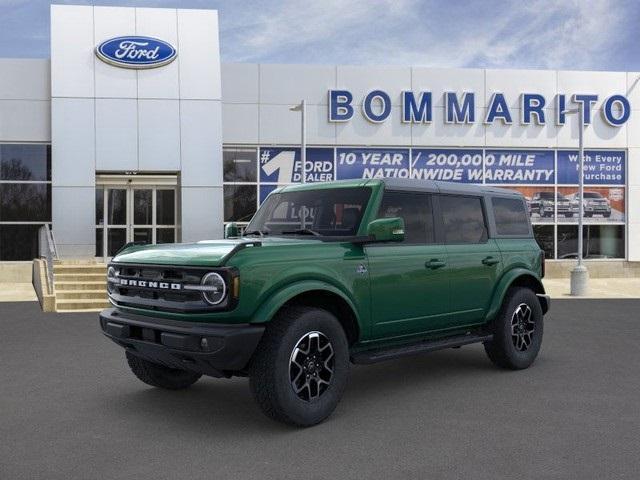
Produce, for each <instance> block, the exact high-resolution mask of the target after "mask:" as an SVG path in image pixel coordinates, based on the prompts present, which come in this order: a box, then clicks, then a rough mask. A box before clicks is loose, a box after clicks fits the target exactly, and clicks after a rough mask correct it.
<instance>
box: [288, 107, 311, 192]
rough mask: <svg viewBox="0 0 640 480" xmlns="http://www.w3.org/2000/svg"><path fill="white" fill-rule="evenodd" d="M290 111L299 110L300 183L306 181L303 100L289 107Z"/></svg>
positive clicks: (305, 131)
mask: <svg viewBox="0 0 640 480" xmlns="http://www.w3.org/2000/svg"><path fill="white" fill-rule="evenodd" d="M289 110H291V111H292V112H300V114H301V117H302V118H301V121H300V127H301V128H300V129H301V134H300V136H301V138H300V160H301V161H302V183H306V181H307V130H306V121H307V119H306V116H307V111H306V105H305V103H304V100H302V101H301V102H300V103H299V104H298V105H295V106H293V107H291V108H289Z"/></svg>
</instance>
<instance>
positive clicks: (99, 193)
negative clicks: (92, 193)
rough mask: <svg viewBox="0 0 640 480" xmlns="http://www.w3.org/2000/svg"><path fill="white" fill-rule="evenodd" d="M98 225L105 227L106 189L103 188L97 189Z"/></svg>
mask: <svg viewBox="0 0 640 480" xmlns="http://www.w3.org/2000/svg"><path fill="white" fill-rule="evenodd" d="M96 225H104V188H101V187H98V188H96ZM101 256H102V255H101Z"/></svg>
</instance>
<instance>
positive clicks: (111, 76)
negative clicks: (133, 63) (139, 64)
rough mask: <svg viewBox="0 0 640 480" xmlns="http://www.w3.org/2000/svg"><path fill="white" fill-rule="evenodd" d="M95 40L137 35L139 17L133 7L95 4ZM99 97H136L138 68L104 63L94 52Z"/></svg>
mask: <svg viewBox="0 0 640 480" xmlns="http://www.w3.org/2000/svg"><path fill="white" fill-rule="evenodd" d="M94 8H95V10H94V31H95V33H94V39H95V40H94V43H95V46H97V45H100V44H101V43H102V42H104V41H105V40H109V39H110V38H114V37H121V36H124V35H134V34H135V31H136V30H135V29H136V16H135V11H134V9H132V8H122V7H94ZM94 64H95V93H96V97H111V98H135V97H136V93H137V92H136V90H137V89H136V71H135V70H131V69H128V68H119V67H115V66H113V65H109V64H108V63H105V62H103V61H102V60H100V59H99V58H98V57H96V56H95V55H94Z"/></svg>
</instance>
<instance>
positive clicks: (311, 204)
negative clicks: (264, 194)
mask: <svg viewBox="0 0 640 480" xmlns="http://www.w3.org/2000/svg"><path fill="white" fill-rule="evenodd" d="M370 196H371V189H370V188H366V187H357V188H326V189H325V188H323V189H317V190H303V191H293V192H286V191H285V192H282V193H274V194H272V195H269V197H268V198H267V199H266V200H265V202H264V203H263V204H262V206H261V207H260V208H259V209H258V211H257V212H256V214H255V216H254V217H253V220H251V223H249V225H248V226H247V228H246V230H245V235H271V236H273V235H314V236H353V235H356V234H357V232H358V228H359V227H360V221H361V220H362V215H363V213H364V209H365V208H366V206H367V203H368V202H369V197H370Z"/></svg>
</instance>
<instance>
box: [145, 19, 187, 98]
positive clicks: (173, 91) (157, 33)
mask: <svg viewBox="0 0 640 480" xmlns="http://www.w3.org/2000/svg"><path fill="white" fill-rule="evenodd" d="M135 13H136V30H135V31H136V35H144V36H147V37H155V38H159V39H161V40H164V41H165V42H169V43H170V44H171V45H172V46H173V47H174V48H178V19H177V12H176V10H174V9H168V8H136V9H135ZM180 54H181V51H180V49H178V58H179V57H180ZM137 94H138V97H139V98H178V97H179V95H180V83H179V62H178V59H177V58H176V60H174V61H173V62H171V63H170V64H169V65H165V66H164V67H161V68H150V69H145V70H138V92H137Z"/></svg>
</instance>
